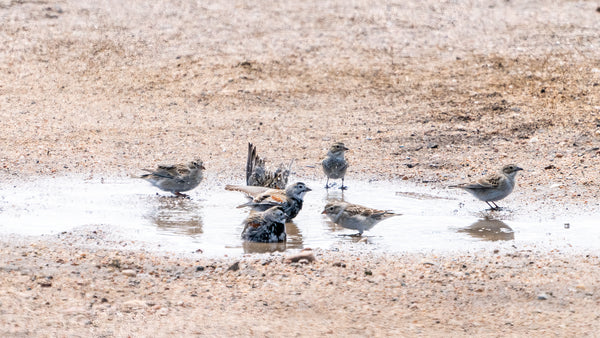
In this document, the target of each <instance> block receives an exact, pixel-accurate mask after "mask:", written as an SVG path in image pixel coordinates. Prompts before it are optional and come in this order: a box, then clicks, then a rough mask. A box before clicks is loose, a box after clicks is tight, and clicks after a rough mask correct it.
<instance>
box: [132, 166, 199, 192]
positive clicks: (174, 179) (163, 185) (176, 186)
mask: <svg viewBox="0 0 600 338" xmlns="http://www.w3.org/2000/svg"><path fill="white" fill-rule="evenodd" d="M142 170H145V171H148V172H150V174H145V175H142V176H140V178H143V179H145V180H146V181H148V182H150V183H152V185H154V186H155V187H157V188H159V189H161V190H164V191H169V192H171V193H173V194H174V195H175V196H178V197H188V195H186V194H182V193H181V192H183V191H189V190H192V189H194V188H195V187H197V186H198V184H200V182H201V181H202V178H203V175H202V170H205V168H204V164H203V163H202V161H201V160H195V161H192V162H190V163H188V164H175V165H159V166H158V168H157V169H155V170H150V169H142Z"/></svg>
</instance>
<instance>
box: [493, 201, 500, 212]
mask: <svg viewBox="0 0 600 338" xmlns="http://www.w3.org/2000/svg"><path fill="white" fill-rule="evenodd" d="M492 204H493V205H494V207H496V210H500V207H499V206H498V204H496V202H494V201H492Z"/></svg>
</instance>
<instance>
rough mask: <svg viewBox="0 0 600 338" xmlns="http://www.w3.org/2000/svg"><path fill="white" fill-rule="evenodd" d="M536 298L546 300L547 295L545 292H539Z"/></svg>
mask: <svg viewBox="0 0 600 338" xmlns="http://www.w3.org/2000/svg"><path fill="white" fill-rule="evenodd" d="M537 299H538V300H547V299H548V295H547V294H545V293H540V294H539V295H538V296H537Z"/></svg>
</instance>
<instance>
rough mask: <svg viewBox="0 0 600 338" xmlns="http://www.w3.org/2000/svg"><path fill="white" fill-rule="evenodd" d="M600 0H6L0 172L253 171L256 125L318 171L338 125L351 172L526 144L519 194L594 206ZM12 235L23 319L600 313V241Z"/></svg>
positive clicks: (507, 156) (487, 157) (253, 320)
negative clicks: (304, 256) (238, 247)
mask: <svg viewBox="0 0 600 338" xmlns="http://www.w3.org/2000/svg"><path fill="white" fill-rule="evenodd" d="M599 18H600V14H599V13H598V10H597V3H595V2H574V1H554V2H551V3H549V2H545V1H482V2H458V3H455V2H442V3H440V2H438V1H402V2H398V3H392V2H385V1H353V2H339V3H337V2H332V1H325V2H323V1H301V2H295V1H279V2H275V3H273V2H270V1H269V2H266V1H265V2H260V1H259V2H252V3H246V2H241V1H228V2H217V3H195V2H188V1H161V2H160V3H147V2H145V1H126V2H120V1H99V2H98V1H60V2H47V1H43V0H40V1H11V0H3V1H0V22H1V23H2V24H1V25H0V45H1V46H3V47H2V48H0V118H1V119H2V121H3V127H2V133H1V134H0V147H1V148H0V164H1V165H2V167H1V168H2V169H1V170H0V179H1V180H3V181H8V180H13V179H16V180H25V179H35V178H36V177H40V176H44V177H47V176H60V175H71V174H78V175H79V174H83V175H86V176H87V175H89V176H90V177H97V176H120V177H128V176H131V175H136V174H138V173H139V168H144V167H152V166H154V165H156V164H158V163H170V162H180V161H188V160H189V159H192V158H197V157H199V158H202V159H203V160H204V162H205V165H206V167H207V180H206V183H205V184H210V182H217V181H218V182H240V181H241V180H243V177H244V172H243V167H244V161H245V156H246V149H247V148H246V147H247V142H249V141H250V142H253V143H254V144H256V145H257V146H258V147H259V151H260V153H261V155H262V156H264V157H265V158H267V160H268V161H269V162H270V163H275V164H277V163H279V162H285V163H288V162H289V160H291V159H295V167H294V175H295V176H296V177H298V178H306V179H318V178H320V177H322V173H321V170H320V168H319V167H318V162H319V160H320V159H321V158H322V156H323V155H324V153H325V151H326V149H327V147H328V146H329V145H330V144H331V143H332V142H334V141H343V142H345V144H346V145H347V146H348V147H350V148H351V149H352V150H351V152H350V153H349V154H348V157H349V159H350V161H351V167H350V169H349V171H348V178H347V181H351V180H406V181H408V182H412V183H416V184H427V185H430V186H434V187H444V186H446V185H448V184H451V183H457V182H461V181H464V180H468V179H471V178H476V177H479V176H480V175H482V174H484V173H487V172H489V171H492V170H496V168H497V167H498V166H499V165H500V164H501V163H517V164H518V165H520V166H521V167H523V168H525V170H524V172H523V175H521V176H520V178H519V191H520V193H519V194H520V195H519V197H518V198H519V200H525V201H527V203H529V204H531V205H533V207H532V208H535V207H537V206H544V205H545V206H549V207H552V208H555V209H557V208H558V209H557V210H560V208H563V207H564V206H565V205H575V206H578V207H580V208H581V209H580V210H584V212H595V211H597V210H598V191H599V186H600V175H599V171H598V168H599V164H600V163H599V159H600V116H599V115H600V105H599V104H598V102H600V89H599V88H600V86H599V83H600V61H599V60H598V57H597V56H598V54H599V50H598V45H599V41H598V35H597V32H598V31H600V27H599V26H600V21H599V20H598V19H599ZM5 198H6V199H9V198H10V197H9V196H5ZM1 250H2V252H1V257H2V258H1V261H0V263H1V266H0V278H1V279H2V288H1V291H0V292H1V294H0V311H1V313H2V315H1V316H0V332H2V333H3V335H11V336H20V335H22V336H128V335H132V336H167V335H181V336H183V335H186V336H187V335H192V334H197V335H222V336H247V335H256V336H295V335H300V336H315V335H322V334H329V335H334V336H367V335H369V336H384V335H403V336H413V335H415V334H422V335H427V336H441V335H449V334H451V335H458V336H460V335H465V336H466V335H494V336H495V335H500V336H503V335H548V336H549V335H559V336H585V335H590V336H591V335H594V334H596V332H598V329H599V327H598V325H599V324H598V323H599V322H600V321H599V320H598V319H599V318H598V316H599V312H598V310H597V308H598V304H599V302H600V298H599V293H598V285H599V278H600V274H599V271H598V267H599V264H598V256H597V253H593V254H589V253H585V252H570V253H565V252H560V251H548V250H543V251H536V250H533V251H531V252H530V251H527V250H524V249H515V250H514V251H511V252H497V253H494V252H485V251H477V252H468V251H467V252H462V253H456V254H444V255H440V256H436V255H433V254H414V253H412V254H408V253H407V254H398V255H391V254H390V255H385V254H384V255H374V254H372V253H369V252H368V251H367V252H362V253H360V254H358V253H353V252H343V251H342V252H332V251H327V250H315V258H316V260H315V261H314V262H312V263H309V264H303V263H292V264H287V263H284V262H283V260H284V256H286V255H291V254H293V253H286V254H282V255H274V256H273V257H268V256H247V257H235V258H233V257H226V258H222V259H207V258H203V256H202V254H200V253H198V254H194V255H192V256H185V257H180V256H174V255H168V254H158V253H152V252H145V251H143V250H133V251H131V250H129V249H128V248H126V247H119V245H118V243H116V244H115V243H111V242H110V241H109V240H107V239H106V238H105V236H104V235H103V234H102V232H101V230H98V231H97V232H96V233H93V232H89V231H87V230H86V231H74V232H72V233H66V234H63V235H61V237H60V238H49V237H14V236H4V237H3V238H2V249H1ZM235 261H240V264H239V267H240V269H239V270H237V271H227V269H228V268H229V266H231V265H232V264H233V263H235ZM343 265H345V267H342V266H343ZM199 267H203V268H204V270H202V269H199Z"/></svg>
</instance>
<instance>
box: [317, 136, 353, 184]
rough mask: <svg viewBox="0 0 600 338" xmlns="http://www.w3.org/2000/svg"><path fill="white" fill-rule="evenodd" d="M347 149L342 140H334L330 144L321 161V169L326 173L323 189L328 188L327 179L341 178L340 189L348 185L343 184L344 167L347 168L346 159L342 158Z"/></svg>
mask: <svg viewBox="0 0 600 338" xmlns="http://www.w3.org/2000/svg"><path fill="white" fill-rule="evenodd" d="M346 150H349V149H348V148H347V147H346V146H345V145H344V144H343V143H342V142H336V143H334V144H332V145H331V147H330V148H329V151H328V152H327V155H326V157H325V159H324V160H323V162H321V164H322V165H323V171H324V172H325V175H327V183H325V189H329V188H330V186H329V179H330V178H331V179H334V180H335V179H338V178H341V179H342V186H341V187H340V189H342V190H346V189H347V188H348V187H346V186H345V185H344V176H345V175H346V169H348V161H346V159H345V158H344V153H345V152H346Z"/></svg>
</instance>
